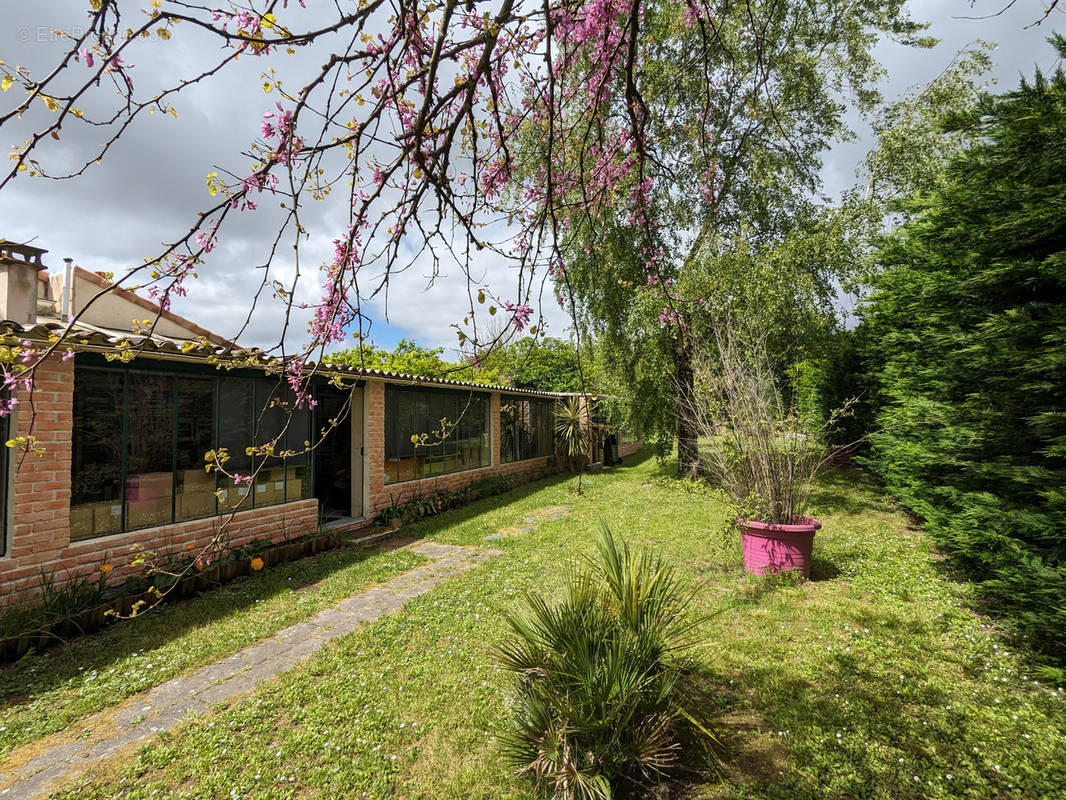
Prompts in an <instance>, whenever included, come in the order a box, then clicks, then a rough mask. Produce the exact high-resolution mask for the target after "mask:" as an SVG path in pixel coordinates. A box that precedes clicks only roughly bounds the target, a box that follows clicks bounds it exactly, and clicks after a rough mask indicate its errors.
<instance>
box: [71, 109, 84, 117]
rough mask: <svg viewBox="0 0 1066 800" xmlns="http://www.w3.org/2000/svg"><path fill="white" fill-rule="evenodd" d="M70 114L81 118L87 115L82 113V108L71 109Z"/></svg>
mask: <svg viewBox="0 0 1066 800" xmlns="http://www.w3.org/2000/svg"><path fill="white" fill-rule="evenodd" d="M70 113H71V114H73V115H74V116H75V117H81V116H84V115H85V112H84V111H82V110H81V109H80V108H72V109H70Z"/></svg>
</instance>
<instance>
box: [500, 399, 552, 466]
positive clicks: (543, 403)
mask: <svg viewBox="0 0 1066 800" xmlns="http://www.w3.org/2000/svg"><path fill="white" fill-rule="evenodd" d="M554 407H555V403H554V401H552V400H543V399H540V398H525V397H513V396H510V397H509V396H503V397H501V398H500V458H501V459H502V460H503V461H505V462H507V461H521V460H523V459H527V458H539V457H542V456H550V455H551V454H552V453H554V452H555V448H554V443H553V430H554V425H555V419H554V413H553V412H554Z"/></svg>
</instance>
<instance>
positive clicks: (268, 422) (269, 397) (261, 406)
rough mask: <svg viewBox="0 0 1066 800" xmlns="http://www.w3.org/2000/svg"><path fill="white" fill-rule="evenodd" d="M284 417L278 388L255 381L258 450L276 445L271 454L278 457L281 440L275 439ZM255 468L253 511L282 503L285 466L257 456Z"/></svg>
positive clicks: (284, 409) (283, 400) (282, 396)
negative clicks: (275, 454) (274, 453)
mask: <svg viewBox="0 0 1066 800" xmlns="http://www.w3.org/2000/svg"><path fill="white" fill-rule="evenodd" d="M286 388H287V387H286ZM287 413H288V412H287V409H286V404H285V398H284V392H283V390H282V387H281V386H279V385H278V383H277V382H276V381H256V384H255V424H256V427H255V444H256V445H257V446H258V447H263V446H267V445H270V444H271V443H272V442H275V441H276V444H275V445H274V451H275V452H277V453H280V452H281V451H282V450H284V449H285V443H284V440H282V439H280V438H279V437H280V436H281V435H282V432H283V431H284V429H285V418H286V416H287ZM264 462H265V463H264ZM255 467H256V477H255V487H254V488H255V500H254V502H255V506H256V508H258V507H260V506H272V505H276V504H277V503H284V502H285V466H284V462H283V461H282V459H281V458H279V457H277V456H257V457H256V459H255Z"/></svg>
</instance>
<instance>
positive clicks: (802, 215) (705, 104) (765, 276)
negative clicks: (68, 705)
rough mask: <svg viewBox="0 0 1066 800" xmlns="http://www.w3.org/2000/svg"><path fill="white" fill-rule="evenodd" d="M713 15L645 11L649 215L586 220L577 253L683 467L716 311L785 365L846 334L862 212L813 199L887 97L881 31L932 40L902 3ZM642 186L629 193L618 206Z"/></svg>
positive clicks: (641, 418)
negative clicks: (697, 366)
mask: <svg viewBox="0 0 1066 800" xmlns="http://www.w3.org/2000/svg"><path fill="white" fill-rule="evenodd" d="M709 11H710V16H711V18H712V19H713V24H704V23H700V24H691V21H690V20H687V19H686V15H687V14H688V13H690V12H689V11H688V10H687V8H686V6H685V4H683V3H661V4H651V5H649V6H648V8H647V9H646V14H645V24H644V26H643V27H642V31H641V33H642V38H641V40H640V41H639V43H638V44H637V46H638V47H639V48H640V52H641V62H642V64H641V69H640V74H639V78H638V80H639V82H640V88H641V92H642V97H643V98H644V100H645V101H646V103H647V106H648V113H647V117H648V135H649V142H650V147H652V148H653V149H654V151H655V152H654V153H653V155H652V157H651V158H650V159H649V163H648V165H647V172H646V173H642V177H645V176H646V177H648V178H649V179H651V180H652V181H653V189H652V198H651V199H652V207H651V212H650V213H651V215H652V217H653V218H652V219H651V220H649V221H648V222H647V223H645V222H643V221H641V222H635V221H634V220H633V219H632V218H631V217H630V216H629V215H628V214H624V213H620V214H619V216H618V218H616V219H610V218H596V219H594V220H593V219H592V218H589V219H583V218H581V217H580V216H577V217H576V220H575V223H574V226H573V229H572V231H568V234H571V235H569V236H568V247H569V251H568V252H567V253H566V255H565V259H564V260H565V263H566V275H565V278H566V283H565V289H566V291H567V292H569V291H571V290H572V291H573V293H574V295H575V297H576V301H577V302H576V307H577V312H578V316H579V317H580V320H579V321H580V323H581V324H582V325H583V326H584V330H585V331H586V333H587V334H589V335H588V336H587V337H586V338H595V339H596V341H597V344H598V348H599V352H600V353H602V356H601V358H602V361H603V363H604V365H605V368H606V370H608V371H610V373H611V374H612V375H614V376H616V377H615V381H616V382H617V383H619V384H621V385H623V386H624V387H625V392H624V395H623V396H624V397H626V398H627V399H628V401H629V406H630V407H629V413H628V417H629V419H628V423H629V427H633V428H635V429H637V430H639V431H640V432H641V433H642V434H643V438H644V439H645V441H648V442H650V443H652V445H653V448H654V449H655V451H656V452H657V453H658V454H660V455H663V454H665V453H667V452H669V451H670V450H671V449H672V445H673V439H674V437H675V435H676V436H677V437H678V438H679V439H680V440H682V441H683V442H684V447H680V446H679V452H683V453H684V456H683V457H682V461H687V462H689V463H687V464H683V465H682V466H683V467H685V471H691V470H690V469H689V468H690V467H691V466H692V465H691V462H690V459H689V458H688V457H689V455H691V454H693V451H694V449H695V448H694V444H695V434H694V432H692V431H690V430H687V429H685V428H684V426H683V418H679V416H678V413H677V412H678V408H679V405H680V404H681V402H682V399H683V397H684V393H685V392H686V391H688V390H689V388H690V383H689V382H688V365H689V363H690V361H691V357H692V349H693V346H694V344H695V343H696V342H698V341H700V337H701V331H702V329H703V327H704V326H705V325H706V323H707V321H708V318H709V314H710V312H711V311H712V310H714V309H716V308H721V307H723V306H725V305H729V306H730V308H731V309H732V311H733V312H734V313H737V314H749V315H752V316H758V317H760V318H761V320H763V321H764V323H765V324H766V325H767V327H768V328H770V329H772V335H771V341H770V342H769V345H770V347H771V350H772V351H773V352H774V353H775V356H776V355H777V354H778V351H781V358H782V359H783V361H782V363H784V362H785V361H788V362H791V361H794V360H802V359H803V358H806V357H808V356H809V354H810V353H812V352H817V349H818V347H817V345H818V342H819V338H820V337H821V336H822V335H824V334H825V333H827V332H831V330H832V329H833V327H834V325H833V316H834V315H833V312H832V309H831V301H832V299H833V298H834V296H835V294H836V289H835V281H839V280H840V279H841V278H844V277H846V276H847V275H848V273H849V272H850V271H851V270H853V269H854V266H855V264H856V263H857V261H858V257H857V254H856V253H857V249H856V247H855V237H854V230H853V228H854V224H853V223H854V222H855V218H856V217H859V218H860V221H861V222H862V225H863V227H865V225H866V224H867V222H866V220H865V218H863V216H862V214H858V215H857V214H856V213H855V212H854V211H853V210H852V209H847V213H836V212H835V211H833V210H831V209H827V208H825V207H824V206H822V205H821V204H819V203H818V202H816V201H815V200H814V199H813V198H816V197H817V196H818V194H819V190H820V185H819V177H818V176H819V174H820V171H821V166H822V161H821V160H822V156H823V154H824V153H825V152H826V151H827V150H828V148H829V147H831V146H832V144H833V142H834V141H837V140H839V139H842V138H846V137H847V136H848V135H849V132H848V130H847V124H846V112H847V110H848V108H847V106H846V105H845V103H843V102H842V99H844V98H847V100H848V101H849V102H850V103H853V104H854V106H856V107H857V108H859V109H860V110H862V111H869V110H870V109H872V108H873V107H874V106H875V105H876V103H877V102H878V101H879V99H880V98H879V95H878V93H877V90H876V82H877V80H878V79H879V78H880V76H881V74H882V70H881V67H880V65H879V64H878V63H877V61H876V59H875V58H874V56H873V53H872V48H873V46H874V44H875V43H876V41H877V40H878V38H879V36H881V35H884V36H889V37H892V38H895V39H896V40H897V41H901V42H904V43H906V44H910V45H913V46H917V47H927V46H930V45H931V44H932V42H931V41H930V40H928V39H926V38H923V37H921V36H920V33H921V30H922V26H921V25H919V24H916V23H914V22H912V21H911V20H910V19H909V16H908V12H907V9H906V7H905V4H904V3H903V2H902V0H891V2H883V1H882V0H859V2H844V1H843V0H817V1H816V2H807V3H711V4H710V5H709ZM767 53H773V57H772V58H767V57H766V54H767ZM697 121H698V122H697ZM541 139H543V137H538V139H537V141H538V142H539V141H540V140H541ZM587 149H588V148H586V147H585V146H584V144H580V143H579V144H578V146H576V147H575V151H576V152H560V150H559V149H558V147H553V149H552V150H551V152H550V153H548V152H546V151H545V152H542V153H541V154H540V155H541V156H542V157H544V158H547V157H549V156H550V158H551V159H552V161H553V162H554V163H555V165H556V167H557V168H559V165H560V163H562V164H563V165H565V166H564V167H563V168H564V169H565V168H569V169H571V170H572V171H574V172H577V171H579V162H580V160H581V159H583V158H592V157H595V156H594V154H593V155H590V154H589V153H588V152H586V151H587ZM534 174H536V173H534ZM632 191H633V186H632V185H629V184H625V185H621V186H619V187H617V192H618V193H619V196H620V197H619V202H618V205H619V207H623V208H624V207H627V206H628V204H629V197H630V195H631V193H632ZM573 200H574V203H575V205H579V204H580V203H581V202H582V200H583V198H580V197H577V196H575V197H574V198H573ZM559 288H560V291H563V288H564V287H563V286H562V285H560V287H559ZM786 351H787V352H786ZM598 354H599V353H598ZM679 419H680V422H681V425H679ZM679 444H680V443H679Z"/></svg>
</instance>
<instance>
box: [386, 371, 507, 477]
mask: <svg viewBox="0 0 1066 800" xmlns="http://www.w3.org/2000/svg"><path fill="white" fill-rule="evenodd" d="M487 417H488V402H487V399H486V397H485V395H483V394H475V393H472V392H460V391H449V390H444V389H408V388H403V387H393V386H389V387H386V390H385V482H386V483H399V482H400V481H409V480H415V479H418V478H429V477H434V476H437V475H446V474H449V473H452V472H459V471H462V470H468V469H477V468H479V467H485V466H488V465H489V457H490V456H489V445H488V440H489V437H488V424H487V423H488V419H487ZM412 436H414V437H418V439H419V441H418V443H416V442H413V441H412V440H411V437H412Z"/></svg>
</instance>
